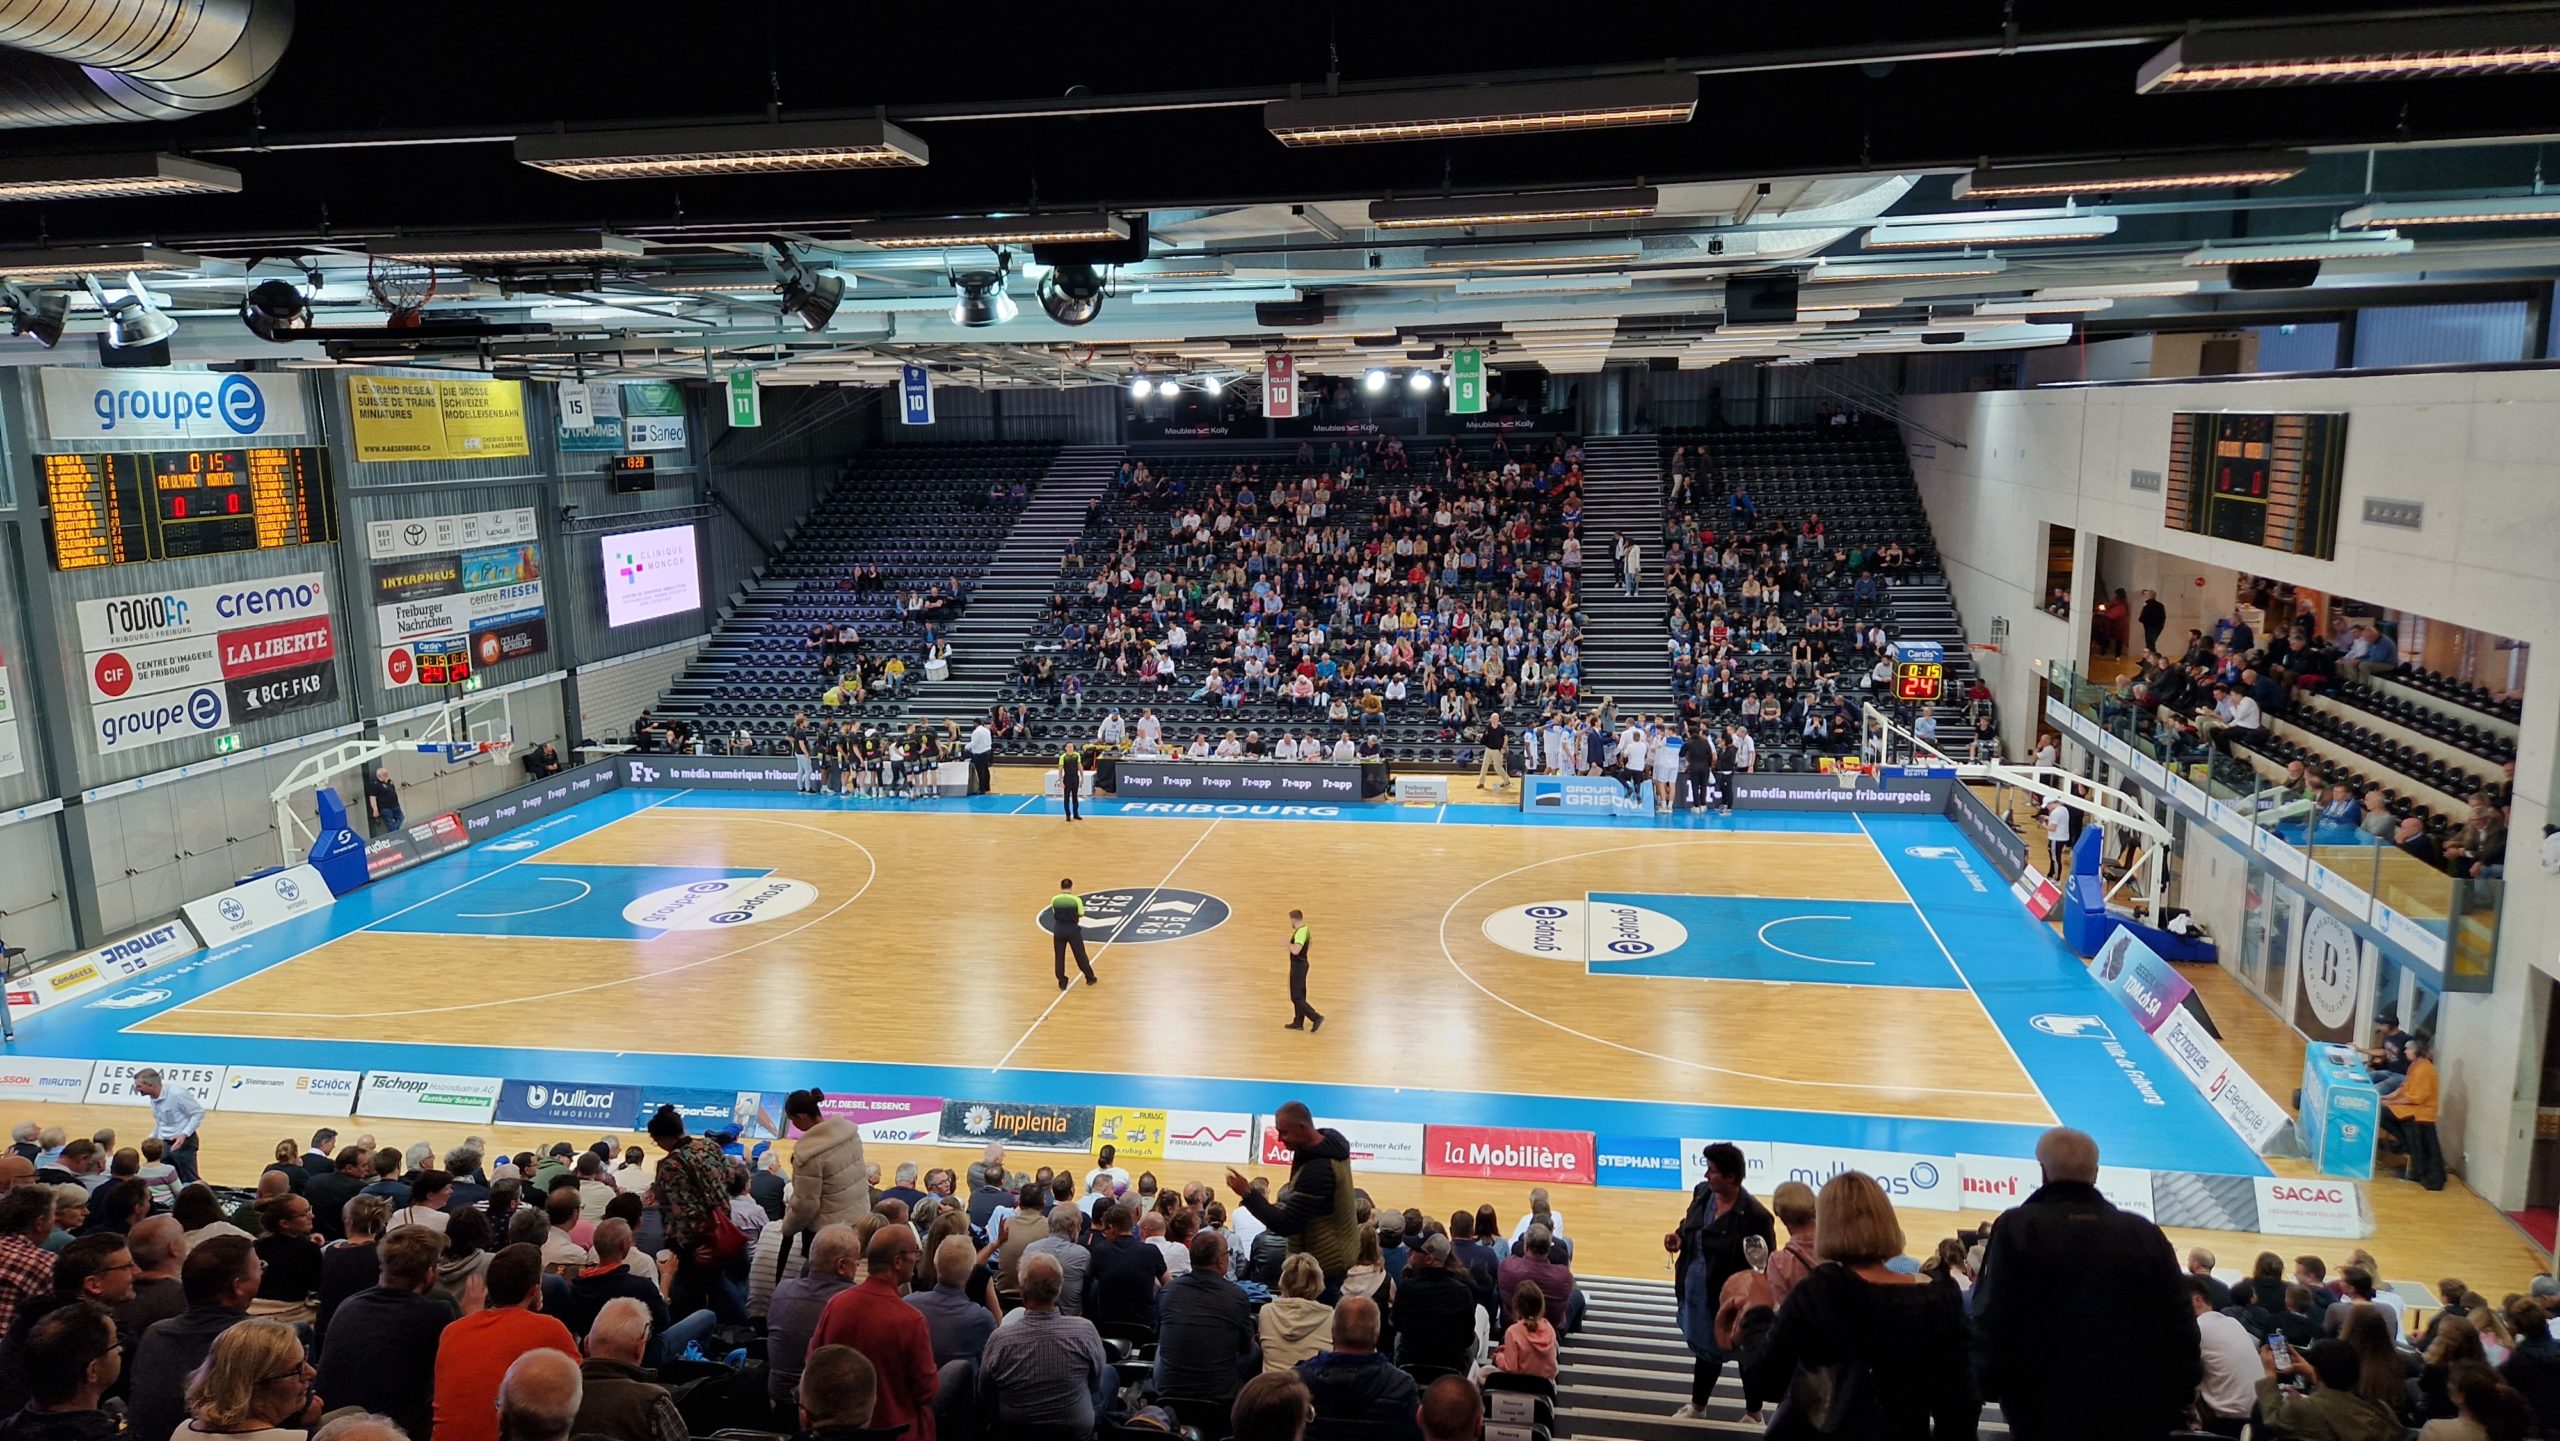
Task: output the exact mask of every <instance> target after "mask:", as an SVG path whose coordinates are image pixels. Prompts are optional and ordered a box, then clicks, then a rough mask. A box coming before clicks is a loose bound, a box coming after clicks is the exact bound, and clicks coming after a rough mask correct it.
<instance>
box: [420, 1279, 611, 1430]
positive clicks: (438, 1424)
mask: <svg viewBox="0 0 2560 1441" xmlns="http://www.w3.org/2000/svg"><path fill="white" fill-rule="evenodd" d="M483 1285H484V1287H485V1289H486V1300H485V1302H484V1304H483V1305H482V1306H481V1308H480V1309H479V1310H478V1311H475V1312H473V1313H471V1314H470V1315H467V1316H464V1317H462V1318H460V1319H458V1320H456V1321H454V1322H453V1323H452V1324H451V1325H449V1326H447V1327H445V1328H444V1333H443V1335H442V1337H441V1338H440V1339H439V1340H438V1342H437V1345H436V1390H435V1434H436V1438H437V1441H499V1437H498V1402H499V1391H500V1386H501V1383H503V1382H505V1381H506V1380H508V1379H509V1377H510V1375H511V1374H512V1373H511V1367H512V1366H513V1364H515V1363H516V1361H517V1358H519V1357H522V1356H523V1355H525V1354H526V1353H527V1352H530V1351H557V1352H559V1353H560V1354H561V1355H563V1356H565V1357H567V1358H569V1362H570V1364H571V1365H572V1366H575V1365H576V1364H577V1359H578V1342H577V1339H576V1338H575V1337H573V1336H571V1335H570V1334H569V1328H568V1327H566V1326H563V1325H561V1324H560V1322H559V1321H558V1319H556V1318H554V1317H551V1316H546V1315H544V1314H542V1253H541V1251H540V1250H539V1249H537V1248H535V1247H533V1246H530V1245H526V1244H523V1243H521V1242H519V1243H518V1244H516V1245H512V1246H508V1247H507V1248H505V1249H504V1250H501V1251H500V1252H498V1254H497V1255H496V1256H494V1257H492V1258H491V1259H490V1261H489V1270H488V1273H487V1275H486V1276H485V1277H484V1278H483ZM571 1409H572V1410H573V1411H574V1410H575V1407H574V1406H572V1408H571Z"/></svg>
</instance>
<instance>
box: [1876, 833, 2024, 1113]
mask: <svg viewBox="0 0 2560 1441" xmlns="http://www.w3.org/2000/svg"><path fill="white" fill-rule="evenodd" d="M1849 819H1851V820H1853V821H1856V822H1857V823H1858V834H1860V835H1862V836H1865V837H1866V838H1867V844H1868V845H1870V846H1874V847H1875V852H1876V859H1877V860H1879V861H1882V862H1884V869H1885V874H1887V875H1890V876H1892V877H1893V888H1894V889H1895V890H1898V891H1900V892H1902V898H1903V899H1904V900H1905V901H1908V902H1910V904H1911V914H1913V915H1915V916H1918V917H1919V918H1920V929H1922V930H1924V931H1927V932H1928V933H1929V939H1930V940H1931V941H1933V942H1935V943H1936V944H1937V947H1938V954H1939V955H1942V956H1944V957H1946V958H1947V964H1948V965H1950V966H1952V967H1954V968H1955V973H1956V979H1957V980H1959V981H1962V982H1964V993H1965V994H1966V995H1968V996H1971V997H1973V1003H1974V1005H1976V1006H1978V1007H1980V1008H1981V1010H1982V1019H1983V1020H1984V1021H1985V1022H1986V1023H1988V1024H1989V1025H1990V1027H1991V1034H1993V1035H1995V1036H1998V1037H1999V1038H2000V1048H2001V1049H2002V1050H2005V1051H2007V1052H2008V1053H2009V1063H2010V1064H2011V1065H2013V1066H2016V1067H2017V1068H2018V1074H2019V1075H2021V1076H2024V1077H2026V1078H2027V1085H2028V1086H2029V1087H2031V1088H2035V1097H2036V1099H2037V1100H2038V1101H2041V1102H2043V1104H2044V1109H2045V1114H2046V1115H2049V1116H2051V1117H2053V1118H2054V1120H2055V1121H2056V1122H2059V1121H2060V1120H2061V1119H2062V1115H2061V1113H2060V1112H2058V1111H2056V1110H2054V1109H2053V1100H2052V1098H2051V1097H2049V1096H2047V1095H2045V1093H2044V1091H2043V1090H2042V1089H2041V1088H2037V1087H2036V1078H2035V1073H2034V1072H2032V1071H2030V1070H2028V1069H2027V1063H2026V1062H2025V1061H2023V1060H2021V1059H2019V1056H2018V1048H2017V1047H2016V1046H2014V1045H2011V1044H2010V1042H2009V1033H2008V1032H2007V1031H2004V1030H2002V1029H2001V1028H2000V1023H1999V1021H1997V1020H1995V1019H1993V1017H1992V1015H1991V1007H1989V1006H1987V1005H1984V1004H1983V1000H1982V993H1981V992H1980V991H1977V990H1975V989H1974V988H1973V977H1971V976H1969V975H1967V974H1965V969H1964V963H1963V962H1961V961H1959V960H1957V959H1956V953H1955V952H1953V951H1951V950H1948V949H1947V942H1946V938H1945V937H1943V936H1941V935H1939V934H1938V928H1937V927H1936V926H1934V925H1931V924H1930V923H1929V913H1928V912H1927V911H1924V910H1922V909H1920V901H1919V898H1918V897H1916V896H1914V895H1912V894H1911V888H1910V887H1909V886H1906V885H1904V884H1903V883H1902V873H1901V872H1900V871H1897V870H1895V869H1894V868H1893V857H1891V856H1888V855H1886V854H1885V853H1884V846H1883V845H1882V844H1881V843H1879V842H1878V841H1877V840H1876V833H1875V832H1873V831H1871V830H1868V829H1867V819H1866V817H1864V816H1862V815H1859V814H1858V813H1857V812H1856V811H1851V812H1850V813H1849ZM1959 854H1961V852H1959Z"/></svg>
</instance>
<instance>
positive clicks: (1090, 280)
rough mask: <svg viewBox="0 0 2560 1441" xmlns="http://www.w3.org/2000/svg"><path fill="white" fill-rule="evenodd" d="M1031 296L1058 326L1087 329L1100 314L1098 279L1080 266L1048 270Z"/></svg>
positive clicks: (1100, 285)
mask: <svg viewBox="0 0 2560 1441" xmlns="http://www.w3.org/2000/svg"><path fill="white" fill-rule="evenodd" d="M1032 293H1033V294H1034V295H1037V296H1039V297H1040V308H1041V309H1042V310H1045V311H1047V312H1049V318H1050V319H1051V320H1054V321H1056V322H1058V323H1059V324H1060V325H1090V324H1092V323H1093V318H1094V317H1095V316H1097V315H1100V314H1101V313H1102V276H1101V275H1100V274H1099V273H1097V272H1096V271H1095V270H1094V268H1093V267H1092V266H1090V265H1085V264H1082V263H1080V262H1079V263H1076V264H1071V265H1059V266H1053V267H1051V268H1050V271H1049V273H1048V274H1046V275H1043V276H1041V277H1040V283H1039V284H1038V285H1036V286H1034V287H1033V288H1032Z"/></svg>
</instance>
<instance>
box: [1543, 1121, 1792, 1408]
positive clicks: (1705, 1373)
mask: <svg viewBox="0 0 2560 1441" xmlns="http://www.w3.org/2000/svg"><path fill="white" fill-rule="evenodd" d="M1704 1158H1705V1161H1706V1165H1707V1178H1706V1179H1705V1180H1703V1181H1700V1182H1699V1183H1698V1184H1697V1187H1696V1189H1694V1190H1692V1191H1691V1192H1690V1193H1689V1210H1688V1213H1687V1214H1686V1215H1684V1216H1682V1217H1681V1218H1680V1229H1678V1230H1676V1231H1674V1232H1672V1233H1671V1234H1669V1235H1667V1236H1665V1237H1663V1238H1662V1246H1663V1249H1664V1250H1666V1251H1670V1252H1672V1253H1674V1258H1675V1259H1674V1260H1673V1261H1672V1267H1671V1269H1672V1283H1671V1284H1672V1292H1673V1294H1674V1295H1675V1296H1676V1297H1677V1298H1678V1300H1677V1304H1678V1306H1679V1312H1678V1314H1679V1320H1680V1334H1681V1336H1682V1337H1683V1338H1685V1339H1686V1340H1687V1341H1688V1343H1689V1351H1690V1354H1691V1355H1692V1356H1694V1357H1695V1358H1696V1363H1695V1364H1694V1365H1693V1366H1692V1367H1691V1368H1690V1373H1689V1401H1688V1404H1687V1405H1685V1406H1683V1407H1681V1408H1680V1409H1679V1410H1677V1411H1675V1412H1673V1413H1672V1415H1673V1416H1675V1417H1677V1418H1680V1419H1683V1420H1697V1419H1699V1418H1701V1417H1703V1416H1705V1415H1706V1412H1707V1402H1708V1401H1709V1400H1710V1399H1711V1398H1712V1397H1713V1396H1714V1395H1715V1389H1716V1377H1717V1376H1718V1375H1719V1374H1721V1373H1722V1372H1723V1370H1724V1352H1723V1350H1722V1349H1721V1348H1720V1347H1718V1346H1717V1344H1716V1337H1715V1313H1716V1307H1717V1305H1718V1304H1719V1301H1720V1299H1721V1297H1722V1296H1723V1293H1724V1283H1725V1281H1726V1280H1727V1279H1728V1278H1730V1277H1731V1276H1733V1275H1734V1274H1735V1273H1736V1272H1739V1271H1745V1270H1749V1269H1750V1268H1751V1263H1750V1261H1749V1260H1747V1259H1746V1258H1745V1257H1744V1254H1743V1242H1745V1241H1746V1240H1748V1239H1750V1238H1752V1237H1755V1236H1756V1237H1758V1238H1759V1240H1760V1244H1761V1245H1762V1246H1768V1245H1770V1244H1771V1243H1772V1242H1773V1241H1774V1240H1775V1238H1776V1236H1777V1218H1776V1217H1774V1216H1771V1215H1770V1214H1769V1208H1768V1207H1766V1206H1764V1205H1762V1204H1760V1201H1759V1198H1758V1197H1756V1196H1753V1195H1752V1194H1751V1193H1750V1192H1749V1191H1746V1190H1744V1189H1743V1185H1742V1183H1743V1179H1744V1177H1745V1176H1746V1175H1747V1174H1748V1173H1749V1172H1748V1167H1747V1165H1746V1163H1745V1162H1744V1161H1743V1159H1742V1148H1741V1147H1739V1146H1736V1145H1734V1144H1732V1143H1731V1142H1729V1141H1718V1142H1716V1143H1715V1144H1713V1145H1711V1146H1708V1147H1707V1148H1706V1151H1705V1157H1704ZM1504 1269H1505V1277H1504V1280H1505V1284H1506V1287H1507V1286H1508V1285H1509V1284H1510V1277H1509V1267H1508V1265H1507V1264H1506V1266H1505V1268H1504ZM1540 1289H1541V1290H1544V1289H1545V1288H1544V1287H1541V1288H1540ZM1557 1299H1558V1298H1557V1297H1556V1296H1555V1295H1554V1294H1552V1293H1550V1294H1549V1295H1548V1297H1547V1302H1548V1307H1547V1309H1548V1313H1549V1315H1550V1316H1552V1317H1563V1318H1564V1325H1563V1326H1562V1328H1561V1329H1563V1330H1566V1331H1570V1330H1572V1329H1573V1327H1572V1318H1571V1316H1570V1315H1569V1314H1568V1313H1567V1312H1566V1311H1564V1310H1563V1309H1562V1308H1561V1307H1559V1306H1557V1305H1556V1301H1557Z"/></svg>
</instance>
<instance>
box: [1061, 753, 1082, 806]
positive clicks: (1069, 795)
mask: <svg viewBox="0 0 2560 1441" xmlns="http://www.w3.org/2000/svg"><path fill="white" fill-rule="evenodd" d="M1083 779H1084V753H1083V752H1081V751H1079V750H1077V749H1076V748H1075V745H1074V743H1073V742H1070V743H1069V744H1068V745H1067V748H1066V749H1065V750H1062V751H1060V752H1058V789H1059V794H1060V795H1062V796H1064V797H1065V799H1066V802H1067V819H1068V820H1075V819H1077V814H1076V790H1077V788H1078V786H1077V783H1078V782H1079V781H1081V780H1083Z"/></svg>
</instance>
